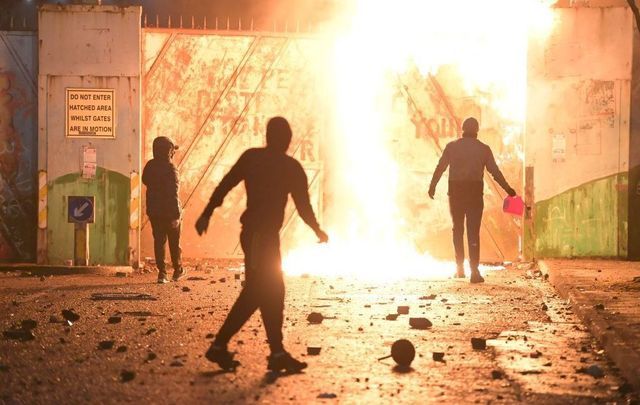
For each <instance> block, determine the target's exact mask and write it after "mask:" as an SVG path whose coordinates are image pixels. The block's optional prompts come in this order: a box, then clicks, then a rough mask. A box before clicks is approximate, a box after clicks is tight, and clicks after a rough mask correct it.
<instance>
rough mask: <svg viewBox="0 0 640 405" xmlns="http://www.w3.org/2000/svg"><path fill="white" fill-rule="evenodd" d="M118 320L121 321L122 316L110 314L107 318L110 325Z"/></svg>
mask: <svg viewBox="0 0 640 405" xmlns="http://www.w3.org/2000/svg"><path fill="white" fill-rule="evenodd" d="M120 322H122V317H120V316H110V317H109V319H107V323H110V324H111V325H114V324H116V323H120Z"/></svg>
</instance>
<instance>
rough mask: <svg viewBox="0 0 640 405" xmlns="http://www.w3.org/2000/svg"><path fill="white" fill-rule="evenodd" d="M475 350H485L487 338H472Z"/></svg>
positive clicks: (472, 345)
mask: <svg viewBox="0 0 640 405" xmlns="http://www.w3.org/2000/svg"><path fill="white" fill-rule="evenodd" d="M471 347H473V350H484V349H486V348H487V340H486V339H484V338H471Z"/></svg>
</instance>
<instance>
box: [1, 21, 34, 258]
mask: <svg viewBox="0 0 640 405" xmlns="http://www.w3.org/2000/svg"><path fill="white" fill-rule="evenodd" d="M37 39H38V38H37V35H36V33H35V32H27V31H0V261H10V262H29V261H33V260H35V255H36V216H37V213H36V204H37V197H36V196H37V180H36V178H37V170H38V166H37V145H38V142H37V141H38V134H37V118H38V116H37V111H38V101H37V96H38V91H37V84H36V83H37V74H38V58H37V57H38V51H37V46H38V41H37Z"/></svg>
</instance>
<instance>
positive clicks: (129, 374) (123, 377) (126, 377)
mask: <svg viewBox="0 0 640 405" xmlns="http://www.w3.org/2000/svg"><path fill="white" fill-rule="evenodd" d="M134 378H136V373H134V372H133V371H128V370H122V371H121V372H120V381H122V382H123V383H125V382H129V381H131V380H133V379H134Z"/></svg>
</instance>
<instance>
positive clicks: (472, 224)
mask: <svg viewBox="0 0 640 405" xmlns="http://www.w3.org/2000/svg"><path fill="white" fill-rule="evenodd" d="M483 209H484V202H483V200H482V195H480V196H473V198H472V199H470V200H469V205H468V206H467V243H468V244H469V265H470V267H471V273H472V274H476V279H477V280H478V281H480V278H482V277H478V276H479V275H480V273H479V271H478V266H479V265H480V226H481V224H482V211H483Z"/></svg>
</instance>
